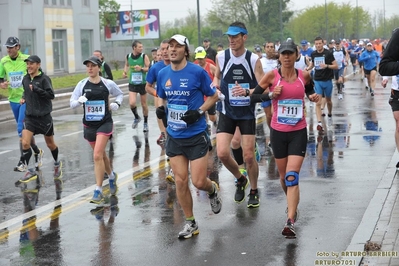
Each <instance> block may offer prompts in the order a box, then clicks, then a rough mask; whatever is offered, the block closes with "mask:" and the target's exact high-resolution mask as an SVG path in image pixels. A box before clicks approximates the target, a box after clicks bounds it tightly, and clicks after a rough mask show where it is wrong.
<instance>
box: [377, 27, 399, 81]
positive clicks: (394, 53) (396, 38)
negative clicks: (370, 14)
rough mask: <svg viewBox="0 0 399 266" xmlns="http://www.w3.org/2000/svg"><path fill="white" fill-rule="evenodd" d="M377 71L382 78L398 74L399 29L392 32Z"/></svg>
mask: <svg viewBox="0 0 399 266" xmlns="http://www.w3.org/2000/svg"><path fill="white" fill-rule="evenodd" d="M379 71H380V74H381V75H382V76H394V75H398V74H399V28H396V29H395V30H394V31H393V33H392V37H391V39H390V40H389V42H388V45H387V48H386V49H385V50H384V55H383V57H382V59H381V62H380V68H379Z"/></svg>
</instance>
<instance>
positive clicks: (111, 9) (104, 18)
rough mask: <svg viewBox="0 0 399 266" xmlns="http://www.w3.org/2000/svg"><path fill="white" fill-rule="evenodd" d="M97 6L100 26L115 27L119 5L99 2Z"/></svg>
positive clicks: (111, 0) (112, 0) (110, 1)
mask: <svg viewBox="0 0 399 266" xmlns="http://www.w3.org/2000/svg"><path fill="white" fill-rule="evenodd" d="M98 6H99V7H100V10H99V15H100V26H101V27H104V26H110V27H113V26H116V25H117V24H116V21H117V19H118V11H119V8H120V7H121V5H120V4H118V3H117V2H116V1H114V0H99V3H98Z"/></svg>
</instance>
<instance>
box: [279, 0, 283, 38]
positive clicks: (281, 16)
mask: <svg viewBox="0 0 399 266" xmlns="http://www.w3.org/2000/svg"><path fill="white" fill-rule="evenodd" d="M281 1H282V0H280V6H279V7H280V40H281V41H283V7H282V4H281Z"/></svg>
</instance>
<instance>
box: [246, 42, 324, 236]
mask: <svg viewBox="0 0 399 266" xmlns="http://www.w3.org/2000/svg"><path fill="white" fill-rule="evenodd" d="M279 52H280V58H279V60H280V62H281V67H280V68H279V69H275V70H273V71H270V72H268V73H267V74H266V75H265V76H264V77H263V78H262V80H261V81H260V82H259V85H258V86H257V87H256V88H255V89H254V91H253V94H252V96H251V102H258V101H263V100H268V99H272V102H273V120H272V124H271V127H272V132H271V138H272V149H273V153H274V157H275V159H276V164H277V168H278V171H279V174H280V184H281V187H282V188H283V190H284V192H285V194H286V197H287V206H288V211H287V215H288V217H287V222H286V223H285V225H284V228H283V230H282V234H283V235H284V236H285V237H286V238H295V237H296V232H295V229H294V223H295V221H296V219H297V218H298V212H297V207H298V203H299V172H300V169H301V167H302V163H303V160H304V157H305V151H306V146H307V128H306V118H305V116H304V112H303V110H304V104H305V103H304V99H303V96H304V94H305V93H306V95H307V96H308V98H309V100H311V101H314V102H317V101H318V100H319V95H317V94H316V93H315V92H314V90H313V85H312V81H311V77H310V75H309V73H308V72H307V71H302V70H297V69H295V67H294V65H295V61H296V58H297V56H298V54H297V53H298V50H297V47H296V45H295V44H294V43H293V42H284V43H282V44H281V45H280V48H279ZM299 88H300V89H299ZM264 91H266V92H269V93H264ZM290 108H291V110H297V111H298V112H295V113H294V114H292V113H291V114H290V113H288V112H287V110H289V109H290Z"/></svg>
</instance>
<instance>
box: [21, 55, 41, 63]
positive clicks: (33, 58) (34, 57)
mask: <svg viewBox="0 0 399 266" xmlns="http://www.w3.org/2000/svg"><path fill="white" fill-rule="evenodd" d="M24 61H25V62H28V61H29V62H32V63H41V62H42V61H41V60H40V57H38V56H37V55H31V56H29V57H28V58H26V59H25V60H24Z"/></svg>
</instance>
